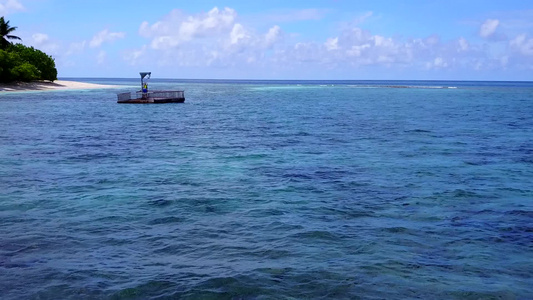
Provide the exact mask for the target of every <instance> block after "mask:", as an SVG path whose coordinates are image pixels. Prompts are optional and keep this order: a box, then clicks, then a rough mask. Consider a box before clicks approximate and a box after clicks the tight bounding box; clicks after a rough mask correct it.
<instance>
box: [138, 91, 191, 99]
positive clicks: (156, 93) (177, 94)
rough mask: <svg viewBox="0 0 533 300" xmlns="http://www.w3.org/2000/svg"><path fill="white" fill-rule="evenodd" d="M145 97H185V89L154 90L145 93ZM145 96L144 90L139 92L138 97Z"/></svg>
mask: <svg viewBox="0 0 533 300" xmlns="http://www.w3.org/2000/svg"><path fill="white" fill-rule="evenodd" d="M144 95H146V96H145V98H184V91H154V92H148V93H144ZM140 98H143V92H137V99H140Z"/></svg>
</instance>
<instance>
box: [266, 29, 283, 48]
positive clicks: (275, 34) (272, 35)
mask: <svg viewBox="0 0 533 300" xmlns="http://www.w3.org/2000/svg"><path fill="white" fill-rule="evenodd" d="M281 36H282V31H281V28H280V27H279V26H278V25H275V26H274V27H272V28H270V29H269V30H268V32H267V33H266V34H265V46H266V47H267V48H270V47H272V45H274V44H275V43H276V42H277V41H279V39H280V38H281Z"/></svg>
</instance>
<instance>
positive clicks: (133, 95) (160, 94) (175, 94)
mask: <svg viewBox="0 0 533 300" xmlns="http://www.w3.org/2000/svg"><path fill="white" fill-rule="evenodd" d="M139 75H141V90H140V91H137V92H126V93H120V94H117V98H118V100H117V103H132V104H148V103H183V102H185V92H184V91H151V92H149V91H148V79H150V77H151V75H152V72H139Z"/></svg>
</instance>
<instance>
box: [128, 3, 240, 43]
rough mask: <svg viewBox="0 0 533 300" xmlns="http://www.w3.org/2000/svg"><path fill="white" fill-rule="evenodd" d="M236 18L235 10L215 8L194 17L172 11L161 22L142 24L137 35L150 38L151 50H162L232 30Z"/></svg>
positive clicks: (179, 11) (178, 11)
mask: <svg viewBox="0 0 533 300" xmlns="http://www.w3.org/2000/svg"><path fill="white" fill-rule="evenodd" d="M236 16H237V13H236V12H235V10H233V9H231V8H227V7H226V8H224V9H223V10H220V9H218V8H217V7H215V8H213V9H211V10H210V11H209V12H207V13H203V14H198V15H195V16H186V15H185V14H184V13H183V12H182V11H181V10H173V11H172V12H171V13H170V14H169V15H167V16H165V17H164V18H163V20H161V21H158V22H156V23H154V24H152V25H150V24H149V23H148V22H143V23H142V24H141V26H140V28H139V34H140V35H141V36H143V37H147V38H152V42H151V47H152V48H153V49H163V50H164V49H169V48H174V47H176V46H178V45H180V44H182V43H184V42H187V41H191V40H193V39H197V38H210V37H214V36H217V35H219V34H221V33H223V32H227V31H228V30H232V29H233V28H234V26H235V18H236ZM237 30H238V29H237Z"/></svg>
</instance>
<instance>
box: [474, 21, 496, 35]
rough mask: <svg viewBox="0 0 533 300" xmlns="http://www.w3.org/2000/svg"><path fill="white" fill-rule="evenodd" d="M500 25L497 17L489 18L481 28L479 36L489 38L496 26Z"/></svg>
mask: <svg viewBox="0 0 533 300" xmlns="http://www.w3.org/2000/svg"><path fill="white" fill-rule="evenodd" d="M498 25H500V21H499V20H497V19H487V20H486V21H485V22H483V24H481V27H480V28H479V36H481V37H482V38H488V37H490V36H491V35H493V34H494V32H495V31H496V28H498Z"/></svg>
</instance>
